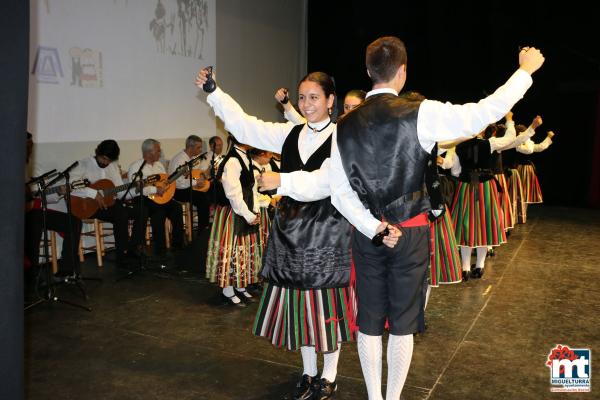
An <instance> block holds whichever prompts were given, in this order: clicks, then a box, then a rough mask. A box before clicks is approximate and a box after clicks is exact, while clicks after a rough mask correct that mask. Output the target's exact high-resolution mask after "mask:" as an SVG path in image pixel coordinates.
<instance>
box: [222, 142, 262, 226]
mask: <svg viewBox="0 0 600 400" xmlns="http://www.w3.org/2000/svg"><path fill="white" fill-rule="evenodd" d="M235 150H236V151H237V153H238V154H239V155H240V158H241V159H242V161H243V162H244V165H245V166H246V168H248V169H251V167H252V166H251V165H250V163H249V162H248V157H247V156H246V153H245V151H244V150H241V149H239V148H237V147H235ZM241 174H242V165H241V164H240V162H239V160H238V159H237V158H236V157H230V158H229V160H227V163H226V164H225V167H224V168H223V175H222V176H221V183H222V184H223V190H224V191H225V196H226V197H227V200H229V204H230V205H231V208H232V209H233V212H234V213H236V214H237V215H240V216H242V217H244V219H245V220H246V221H247V222H248V223H251V222H252V221H254V219H256V213H257V212H258V208H259V199H258V191H257V185H256V181H255V182H254V186H252V193H253V195H254V209H253V210H250V209H249V208H248V205H247V204H246V202H245V201H244V194H243V192H242V183H241V182H240V176H241Z"/></svg>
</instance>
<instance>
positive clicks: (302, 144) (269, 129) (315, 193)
mask: <svg viewBox="0 0 600 400" xmlns="http://www.w3.org/2000/svg"><path fill="white" fill-rule="evenodd" d="M206 99H207V102H208V104H209V105H210V106H211V107H212V108H213V110H214V112H215V114H216V115H217V116H218V117H219V118H220V119H221V120H222V121H223V123H224V124H225V129H226V130H228V131H229V132H231V133H232V134H233V135H234V136H235V137H236V139H237V140H238V141H240V142H242V143H246V144H249V145H250V146H253V147H255V148H258V149H263V150H268V151H272V152H275V153H281V149H282V148H283V143H284V142H285V139H286V138H287V135H288V134H289V133H290V132H291V130H292V128H293V127H294V126H295V125H296V124H295V123H293V122H286V123H273V122H265V121H262V120H260V119H258V118H256V117H253V116H250V115H248V114H246V113H245V112H244V110H242V108H241V107H240V105H239V104H238V103H237V102H236V101H235V100H234V99H233V98H231V96H229V95H228V94H227V93H225V92H223V91H222V90H221V89H220V88H217V89H216V90H215V91H214V92H212V93H211V94H210V95H208V97H207V98H206ZM327 124H329V125H327ZM310 126H311V127H313V128H315V129H317V130H320V129H323V128H324V129H323V130H322V131H321V132H314V131H312V130H311V129H308V128H307V126H304V127H303V128H302V131H301V132H300V135H299V137H298V152H299V153H300V158H301V159H302V162H304V163H306V162H307V161H308V159H309V158H310V156H311V155H312V154H313V153H314V152H315V151H316V150H317V149H318V148H319V147H320V146H321V145H322V144H323V143H324V142H325V141H326V140H327V138H329V136H331V135H332V134H333V132H334V131H335V124H334V123H329V118H328V119H326V120H324V121H321V122H318V123H315V124H312V123H311V124H310ZM328 166H329V159H326V160H325V161H324V162H323V164H322V165H321V167H320V169H319V170H316V171H313V172H307V171H294V172H291V173H282V174H281V175H280V177H281V186H280V187H279V188H278V189H277V194H279V195H282V196H289V197H292V198H293V199H295V200H298V201H316V200H321V199H324V198H326V197H328V196H329V195H330V188H329V182H328V179H329V173H328Z"/></svg>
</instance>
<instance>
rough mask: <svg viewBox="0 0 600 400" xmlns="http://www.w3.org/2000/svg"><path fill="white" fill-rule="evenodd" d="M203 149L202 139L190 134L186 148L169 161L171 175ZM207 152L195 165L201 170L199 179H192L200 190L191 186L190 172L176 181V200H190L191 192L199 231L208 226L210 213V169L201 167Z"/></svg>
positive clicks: (186, 141)
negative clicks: (204, 169)
mask: <svg viewBox="0 0 600 400" xmlns="http://www.w3.org/2000/svg"><path fill="white" fill-rule="evenodd" d="M201 151H202V139H200V138H199V137H198V136H196V135H190V136H188V138H187V139H186V140H185V149H183V150H181V151H180V152H179V153H177V154H176V155H175V156H174V157H173V158H172V159H171V162H170V163H169V175H171V174H173V173H174V172H175V171H176V170H177V168H178V167H181V166H182V165H184V164H185V163H186V162H189V161H190V160H191V159H193V158H194V157H197V156H199V155H200V152H201ZM206 160H207V157H206V154H203V155H201V156H200V158H199V159H198V162H197V163H196V165H195V166H194V170H196V171H199V172H200V178H199V179H192V186H194V187H195V188H198V189H202V190H204V191H200V190H192V189H191V188H190V179H189V174H185V175H182V176H180V177H179V178H177V180H176V181H175V183H176V187H177V189H176V190H175V200H177V201H181V202H186V203H187V202H189V201H190V192H191V200H192V204H193V205H194V206H196V209H197V210H198V211H197V213H198V214H197V215H198V233H201V232H202V231H203V230H204V229H206V228H207V227H208V213H209V210H208V208H209V198H208V194H207V190H208V187H209V182H208V181H207V180H206V174H207V173H208V176H209V177H210V173H209V171H203V170H202V169H201V167H200V163H201V162H202V161H204V162H206Z"/></svg>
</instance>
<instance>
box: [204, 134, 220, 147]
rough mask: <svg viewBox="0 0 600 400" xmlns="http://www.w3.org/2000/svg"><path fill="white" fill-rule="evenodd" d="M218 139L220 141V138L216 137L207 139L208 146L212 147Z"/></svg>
mask: <svg viewBox="0 0 600 400" xmlns="http://www.w3.org/2000/svg"><path fill="white" fill-rule="evenodd" d="M218 139H221V138H220V137H218V136H213V137H211V138H210V139H208V145H209V146H211V147H212V146H214V145H215V143H216V142H217V140H218ZM221 141H223V139H221Z"/></svg>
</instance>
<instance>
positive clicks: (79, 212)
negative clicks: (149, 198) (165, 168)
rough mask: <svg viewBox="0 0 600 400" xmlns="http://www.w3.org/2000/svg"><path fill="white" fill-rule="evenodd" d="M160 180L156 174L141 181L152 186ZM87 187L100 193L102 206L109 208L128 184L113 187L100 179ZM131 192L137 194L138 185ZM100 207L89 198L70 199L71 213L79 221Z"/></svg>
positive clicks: (110, 182) (110, 183)
mask: <svg viewBox="0 0 600 400" xmlns="http://www.w3.org/2000/svg"><path fill="white" fill-rule="evenodd" d="M159 179H160V176H159V175H158V174H156V175H150V176H149V177H147V178H146V179H144V180H143V182H144V186H147V185H152V184H154V183H155V182H157V181H158V180H159ZM87 186H88V187H90V188H92V189H96V190H97V191H99V192H100V194H101V195H102V197H104V204H106V206H107V207H111V206H112V205H113V204H115V197H116V194H117V193H119V192H122V191H124V190H126V189H127V188H128V187H129V183H125V184H123V185H119V186H115V185H114V183H113V182H112V181H111V180H110V179H100V180H99V181H96V182H94V183H92V184H89V182H88V185H87ZM132 190H133V191H134V192H135V193H139V185H138V184H137V183H136V184H135V185H134V187H133V188H132ZM99 208H100V206H99V205H98V202H97V201H96V199H90V198H89V197H78V196H72V197H71V212H72V214H73V215H74V216H76V217H77V218H79V219H86V218H89V217H91V216H92V215H94V214H95V213H96V211H98V209H99Z"/></svg>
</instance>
